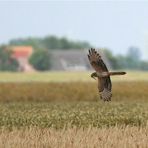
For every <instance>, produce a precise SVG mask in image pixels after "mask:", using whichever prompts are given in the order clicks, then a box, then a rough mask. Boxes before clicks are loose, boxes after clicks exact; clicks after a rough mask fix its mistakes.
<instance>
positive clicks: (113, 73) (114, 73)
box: [109, 71, 126, 76]
mask: <svg viewBox="0 0 148 148" xmlns="http://www.w3.org/2000/svg"><path fill="white" fill-rule="evenodd" d="M125 74H126V72H123V71H119V72H109V75H110V76H115V75H125Z"/></svg>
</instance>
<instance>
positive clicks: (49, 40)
mask: <svg viewBox="0 0 148 148" xmlns="http://www.w3.org/2000/svg"><path fill="white" fill-rule="evenodd" d="M9 45H11V46H12V45H19V46H20V45H25V46H27V45H30V46H32V47H34V49H40V50H44V49H49V50H52V49H63V50H64V49H84V48H90V47H91V45H90V44H89V43H88V42H83V41H71V40H69V39H67V38H65V37H62V38H58V37H56V36H46V37H44V38H26V39H14V40H11V41H10V42H9Z"/></svg>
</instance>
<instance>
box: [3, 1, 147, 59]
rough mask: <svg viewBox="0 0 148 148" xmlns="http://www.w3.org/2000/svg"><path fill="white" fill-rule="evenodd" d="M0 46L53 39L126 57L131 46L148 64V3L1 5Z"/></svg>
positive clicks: (98, 2)
mask: <svg viewBox="0 0 148 148" xmlns="http://www.w3.org/2000/svg"><path fill="white" fill-rule="evenodd" d="M0 20H1V21H0V44H2V43H8V42H9V41H10V40H11V39H16V38H27V37H45V36H47V35H56V36H58V37H63V36H64V37H68V38H70V39H73V40H82V41H88V42H89V43H90V44H92V45H93V46H95V47H96V48H104V47H105V48H108V49H110V50H111V51H112V52H113V53H114V54H126V52H127V50H128V48H129V47H131V46H136V47H138V48H139V49H140V50H141V53H142V58H143V59H146V60H148V1H142V0H139V1H133V0H126V1H121V0H118V1H115V0H114V1H111V0H108V1H93V0H90V1H88V0H87V1H85V0H81V1H78V0H77V1H76V0H75V1H66V0H65V1H62V0H60V1H56V0H55V1H43V0H42V1H35V0H33V1H27V0H26V1H23V0H20V1H13V0H11V1H2V0H0Z"/></svg>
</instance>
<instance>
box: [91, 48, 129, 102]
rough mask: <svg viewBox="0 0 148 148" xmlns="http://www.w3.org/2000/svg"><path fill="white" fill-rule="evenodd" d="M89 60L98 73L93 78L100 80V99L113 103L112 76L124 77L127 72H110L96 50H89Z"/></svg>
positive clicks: (94, 73)
mask: <svg viewBox="0 0 148 148" xmlns="http://www.w3.org/2000/svg"><path fill="white" fill-rule="evenodd" d="M88 59H89V61H90V64H91V65H92V67H93V68H94V69H95V71H96V72H93V73H92V74H91V77H92V78H94V79H95V77H97V78H98V89H99V93H100V98H101V99H103V100H104V101H111V97H112V93H111V89H112V83H111V79H110V76H112V75H124V74H126V72H109V71H108V69H107V67H106V65H105V64H104V62H103V60H102V59H101V56H100V54H99V53H97V52H96V50H95V49H93V48H91V49H90V50H89V54H88Z"/></svg>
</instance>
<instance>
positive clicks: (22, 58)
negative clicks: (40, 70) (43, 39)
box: [10, 46, 34, 72]
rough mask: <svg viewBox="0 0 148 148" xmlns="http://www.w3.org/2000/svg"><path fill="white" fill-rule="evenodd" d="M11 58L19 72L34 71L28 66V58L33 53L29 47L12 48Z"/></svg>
mask: <svg viewBox="0 0 148 148" xmlns="http://www.w3.org/2000/svg"><path fill="white" fill-rule="evenodd" d="M10 50H12V52H13V53H12V57H13V58H15V59H16V60H17V61H18V63H19V69H18V70H19V71H24V72H30V71H34V69H33V67H32V66H31V65H30V64H29V61H28V59H29V57H30V56H31V55H32V53H33V48H32V47H31V46H12V47H10Z"/></svg>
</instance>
